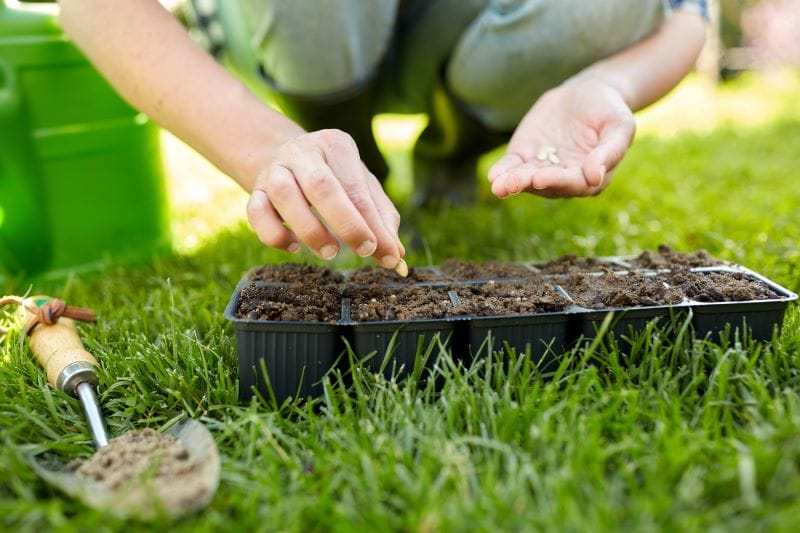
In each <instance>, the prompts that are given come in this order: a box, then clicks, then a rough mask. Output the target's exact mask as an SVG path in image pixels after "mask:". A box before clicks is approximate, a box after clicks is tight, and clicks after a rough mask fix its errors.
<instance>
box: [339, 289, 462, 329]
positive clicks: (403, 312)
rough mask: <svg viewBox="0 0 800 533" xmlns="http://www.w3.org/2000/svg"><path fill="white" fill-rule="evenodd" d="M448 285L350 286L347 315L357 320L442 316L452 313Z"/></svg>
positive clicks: (372, 320)
mask: <svg viewBox="0 0 800 533" xmlns="http://www.w3.org/2000/svg"><path fill="white" fill-rule="evenodd" d="M447 291H448V288H447V287H381V286H380V285H371V286H369V287H363V288H357V287H351V288H350V289H348V290H347V291H345V297H347V298H350V317H351V318H352V319H353V320H355V321H357V322H375V321H381V320H413V319H426V318H427V319H435V318H444V317H447V316H451V315H453V314H454V307H453V303H452V301H451V300H450V296H449V295H448V294H447Z"/></svg>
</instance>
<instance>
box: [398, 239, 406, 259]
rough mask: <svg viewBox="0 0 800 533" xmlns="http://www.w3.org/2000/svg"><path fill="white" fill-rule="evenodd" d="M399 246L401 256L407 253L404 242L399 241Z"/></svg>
mask: <svg viewBox="0 0 800 533" xmlns="http://www.w3.org/2000/svg"><path fill="white" fill-rule="evenodd" d="M397 247H398V248H400V255H401V256H403V255H406V247H405V246H403V243H402V242H400V241H397Z"/></svg>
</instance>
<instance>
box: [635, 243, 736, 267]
mask: <svg viewBox="0 0 800 533" xmlns="http://www.w3.org/2000/svg"><path fill="white" fill-rule="evenodd" d="M628 262H629V263H630V264H631V266H633V267H634V268H647V269H654V270H655V269H669V268H680V267H682V268H696V267H707V266H718V265H722V264H724V263H723V262H722V261H720V260H718V259H715V258H713V257H711V255H709V253H708V252H706V251H705V250H698V251H697V252H692V253H682V252H676V251H675V250H673V249H672V248H670V247H669V246H667V245H666V244H662V245H660V246H659V247H658V251H657V252H651V251H646V252H642V253H641V254H639V255H638V256H637V257H635V258H634V259H630V260H628Z"/></svg>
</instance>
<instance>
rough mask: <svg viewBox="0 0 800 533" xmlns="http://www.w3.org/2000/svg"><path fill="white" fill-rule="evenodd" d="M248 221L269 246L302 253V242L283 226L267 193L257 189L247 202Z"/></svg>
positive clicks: (262, 240)
mask: <svg viewBox="0 0 800 533" xmlns="http://www.w3.org/2000/svg"><path fill="white" fill-rule="evenodd" d="M247 220H248V221H249V222H250V225H251V226H252V227H253V229H254V230H255V232H256V235H258V238H259V239H260V240H261V242H263V243H264V244H266V245H267V246H272V247H273V248H278V249H280V250H285V251H287V252H291V253H297V252H299V251H300V242H299V240H298V238H297V235H295V234H294V233H293V232H292V231H290V230H289V229H287V228H286V227H285V226H284V225H283V220H281V217H280V215H279V214H278V212H277V211H276V210H275V208H274V207H273V206H272V203H271V202H270V201H269V198H268V197H267V193H266V192H264V191H263V190H261V189H256V190H254V191H253V194H252V195H251V196H250V200H249V201H248V202H247Z"/></svg>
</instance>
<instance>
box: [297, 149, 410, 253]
mask: <svg viewBox="0 0 800 533" xmlns="http://www.w3.org/2000/svg"><path fill="white" fill-rule="evenodd" d="M348 140H349V137H348ZM336 142H340V141H336ZM345 142H346V141H345ZM347 145H348V146H349V145H352V146H349V147H350V148H351V149H352V150H345V149H336V147H334V149H332V150H330V151H329V152H327V153H326V154H325V158H326V161H327V163H328V166H329V167H330V169H331V170H332V171H333V173H334V175H335V176H336V177H337V178H338V181H339V183H340V185H341V189H342V191H343V193H344V194H345V196H346V198H348V199H349V202H350V205H351V207H350V208H349V209H350V210H352V213H351V215H350V216H351V217H352V218H353V219H355V217H354V215H355V214H359V215H360V219H361V220H363V223H364V228H363V230H365V231H368V232H370V233H371V235H372V236H371V237H370V240H368V241H366V240H359V239H362V237H361V236H360V235H361V234H359V236H357V237H353V238H348V237H347V236H346V235H345V233H343V231H347V226H348V225H347V224H345V225H343V227H344V229H340V228H338V227H337V225H336V222H335V221H334V220H331V219H328V218H327V217H325V215H324V214H323V210H324V209H325V207H324V206H321V205H317V204H316V203H315V204H314V205H316V206H317V210H318V211H319V212H320V214H321V215H322V216H323V217H324V218H325V220H326V221H327V222H328V224H329V225H331V227H332V228H333V229H334V231H336V232H337V234H338V235H339V236H340V237H341V238H342V240H343V241H344V242H345V243H347V245H348V246H349V247H350V248H352V249H353V250H354V251H355V252H356V253H357V254H358V255H360V256H362V257H367V256H370V255H372V256H374V257H375V258H376V259H377V260H378V261H379V262H380V263H381V265H383V266H384V267H386V268H394V267H395V266H396V265H397V263H398V262H399V261H400V257H401V255H400V247H399V241H400V239H399V238H398V237H397V226H393V225H392V224H391V223H390V224H387V222H386V221H387V220H391V215H392V213H391V211H388V212H387V209H389V207H387V204H388V206H390V208H391V210H392V211H395V212H396V210H395V209H394V206H392V205H391V202H390V201H389V198H388V197H386V194H385V193H384V192H383V189H382V188H381V187H380V184H379V183H378V180H377V178H375V176H373V175H372V173H370V172H369V171H368V170H367V169H366V167H365V166H364V163H362V162H361V159H360V158H359V157H358V151H357V149H356V148H355V143H353V142H352V140H350V141H349V143H347ZM348 146H342V147H341V148H346V147H348ZM301 185H302V183H301ZM375 185H377V188H376V187H375ZM312 194H313V193H312ZM306 196H309V194H308V193H307V194H306ZM376 200H377V201H381V205H380V207H379V205H378V203H377V201H376ZM384 200H385V201H384ZM312 201H313V200H312ZM384 216H386V217H387V218H386V219H384ZM340 231H342V233H340Z"/></svg>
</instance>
